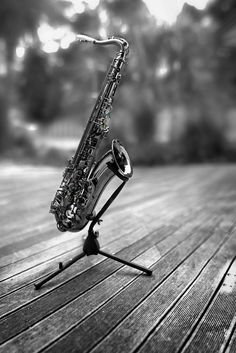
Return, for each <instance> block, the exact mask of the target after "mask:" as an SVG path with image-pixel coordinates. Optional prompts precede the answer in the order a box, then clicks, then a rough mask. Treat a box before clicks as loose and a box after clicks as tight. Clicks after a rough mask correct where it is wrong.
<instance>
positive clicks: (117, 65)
mask: <svg viewBox="0 0 236 353" xmlns="http://www.w3.org/2000/svg"><path fill="white" fill-rule="evenodd" d="M77 39H78V41H80V42H90V43H93V44H95V45H115V46H117V47H118V48H119V50H118V51H117V52H116V53H115V56H114V58H113V60H112V62H111V64H110V66H109V68H108V71H107V74H106V77H105V80H104V82H103V84H102V87H101V90H100V93H99V95H98V98H97V100H96V103H95V106H94V108H93V110H92V113H91V115H90V118H89V120H88V122H87V125H86V128H85V131H84V133H83V136H82V138H81V140H80V142H79V145H78V147H77V150H76V152H75V154H74V156H73V157H72V158H71V159H70V160H69V162H68V165H67V167H66V168H65V171H64V173H63V178H62V181H61V184H60V186H59V188H58V189H57V191H56V194H55V197H54V199H53V201H52V202H51V207H50V212H51V213H53V214H54V216H55V219H56V222H57V227H58V229H59V230H60V231H62V232H65V231H70V232H76V231H80V230H81V229H83V228H84V227H85V226H86V224H87V223H88V222H89V221H90V220H92V219H93V218H94V217H95V211H94V209H95V206H96V204H97V202H98V200H99V198H100V196H101V194H102V192H103V191H104V189H105V187H106V186H107V184H108V183H109V182H110V181H111V179H112V178H113V177H114V176H117V177H118V178H119V179H121V180H122V181H126V180H128V179H129V178H130V177H131V176H132V173H133V169H132V164H131V161H130V158H129V155H128V153H127V151H126V149H125V148H124V147H123V146H122V145H121V143H120V142H119V141H118V140H113V141H112V145H111V149H110V150H109V151H108V152H106V153H105V154H104V155H103V157H102V158H101V159H100V160H97V152H98V149H99V146H100V144H101V141H102V140H103V139H104V138H105V136H106V135H107V134H108V131H109V120H110V112H111V109H112V103H113V99H114V95H115V92H116V89H117V87H118V85H119V83H120V79H121V71H122V68H123V66H124V63H125V62H126V58H127V55H128V52H129V44H128V42H127V41H126V40H124V39H122V38H116V37H112V38H109V39H107V40H96V39H94V38H91V37H88V36H85V35H78V36H77Z"/></svg>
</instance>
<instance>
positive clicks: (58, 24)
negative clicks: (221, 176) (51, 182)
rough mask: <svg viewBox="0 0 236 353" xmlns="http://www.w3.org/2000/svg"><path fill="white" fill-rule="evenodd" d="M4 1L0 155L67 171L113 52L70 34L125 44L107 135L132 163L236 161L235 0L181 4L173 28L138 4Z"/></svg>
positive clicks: (0, 11)
mask: <svg viewBox="0 0 236 353" xmlns="http://www.w3.org/2000/svg"><path fill="white" fill-rule="evenodd" d="M74 5H75V4H74V3H73V2H72V1H70V0H41V1H37V0H21V1H17V0H1V2H0V57H1V62H0V76H1V83H0V103H1V104H0V156H1V158H2V159H8V160H9V159H13V160H15V161H22V160H23V161H30V162H34V163H49V164H55V163H61V162H62V163H64V162H65V159H66V158H67V157H69V156H71V154H73V151H74V150H75V148H76V146H77V145H78V142H79V139H80V137H81V135H82V133H83V130H84V127H85V125H86V121H87V119H88V117H89V115H90V112H91V110H92V108H93V105H94V104H95V101H96V97H97V95H98V93H99V88H100V85H101V83H102V80H103V79H104V77H105V73H106V70H107V65H108V64H109V62H110V60H111V58H112V56H113V55H114V52H113V50H112V48H107V47H104V48H102V47H96V46H94V47H93V46H91V45H82V44H79V43H78V42H75V34H76V33H84V34H87V35H90V36H93V37H95V38H106V37H107V36H109V37H110V36H113V35H115V36H122V37H124V38H126V39H127V40H128V41H129V43H130V48H131V49H130V56H129V60H128V65H127V67H126V69H125V72H124V75H123V77H122V82H121V84H120V86H119V89H118V91H117V93H116V96H115V100H114V104H113V107H114V111H113V112H112V121H111V133H110V135H109V138H108V139H107V140H106V141H105V143H104V150H105V148H107V147H108V146H109V144H110V140H111V139H112V138H119V139H120V140H121V141H122V142H123V143H124V144H125V145H126V147H127V149H128V150H129V153H130V155H131V159H132V160H133V161H134V163H136V164H144V165H151V164H166V163H189V162H191V163H192V162H194V163H195V162H218V161H220V162H222V161H235V159H236V103H235V93H236V68H235V55H236V21H235V20H236V1H235V0H224V1H223V2H222V1H220V0H215V1H211V2H210V3H209V5H208V6H207V7H206V9H205V10H198V9H196V8H195V7H193V6H190V5H188V4H185V5H184V6H183V9H182V11H181V13H180V14H179V15H178V17H177V20H176V22H175V23H173V24H172V25H167V24H163V23H159V22H158V21H157V20H156V18H155V17H154V16H152V15H151V14H150V12H149V10H148V8H147V6H146V4H145V3H144V2H143V1H142V0H129V1H125V0H100V1H97V2H96V3H94V1H92V2H90V1H81V2H80V8H76V9H75V6H74Z"/></svg>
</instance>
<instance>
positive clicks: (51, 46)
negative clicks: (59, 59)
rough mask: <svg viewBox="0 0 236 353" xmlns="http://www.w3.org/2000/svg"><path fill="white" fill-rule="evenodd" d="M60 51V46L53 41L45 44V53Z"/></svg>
mask: <svg viewBox="0 0 236 353" xmlns="http://www.w3.org/2000/svg"><path fill="white" fill-rule="evenodd" d="M58 49H59V44H58V43H57V42H55V41H53V40H51V41H48V42H46V43H44V45H43V51H45V53H48V54H50V53H56V52H57V51H58Z"/></svg>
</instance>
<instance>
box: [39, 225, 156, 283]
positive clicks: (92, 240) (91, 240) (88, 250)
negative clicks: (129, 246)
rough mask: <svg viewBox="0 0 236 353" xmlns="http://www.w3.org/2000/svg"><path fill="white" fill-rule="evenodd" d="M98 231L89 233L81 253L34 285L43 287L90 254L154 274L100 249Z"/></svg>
mask: <svg viewBox="0 0 236 353" xmlns="http://www.w3.org/2000/svg"><path fill="white" fill-rule="evenodd" d="M97 238H98V232H97V231H96V232H93V233H89V235H88V237H87V238H86V240H85V243H84V247H83V252H82V253H81V254H79V255H76V256H74V257H73V258H72V259H71V260H69V261H68V262H66V263H65V264H63V263H62V262H59V269H58V270H57V271H55V272H53V273H51V274H50V275H49V276H47V277H46V278H44V279H43V280H42V281H40V282H38V283H35V284H34V287H35V289H40V288H41V287H42V285H43V284H45V283H46V282H48V281H50V280H51V279H52V278H54V277H56V276H57V275H59V274H60V273H61V272H62V271H64V270H65V269H66V268H68V267H70V266H71V265H73V264H74V263H75V262H77V261H78V260H80V259H82V258H83V257H84V256H89V255H97V254H100V255H103V256H106V257H108V258H109V259H112V260H114V261H117V262H120V263H122V264H124V265H127V266H129V267H133V268H136V269H137V270H140V271H143V272H145V273H146V274H147V275H148V276H151V275H152V270H150V269H148V268H146V267H143V266H140V265H138V264H135V263H132V262H129V261H126V260H123V259H121V258H119V257H117V256H114V255H111V254H108V253H106V252H104V251H101V250H100V245H99V243H98V240H97Z"/></svg>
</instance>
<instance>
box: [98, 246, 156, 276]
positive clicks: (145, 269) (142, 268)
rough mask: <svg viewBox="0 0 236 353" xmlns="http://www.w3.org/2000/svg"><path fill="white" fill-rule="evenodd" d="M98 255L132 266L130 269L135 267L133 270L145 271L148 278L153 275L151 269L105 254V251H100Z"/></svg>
mask: <svg viewBox="0 0 236 353" xmlns="http://www.w3.org/2000/svg"><path fill="white" fill-rule="evenodd" d="M98 253H99V254H101V255H103V256H106V257H109V258H110V259H112V260H115V261H118V262H121V263H122V264H124V265H127V266H130V267H133V268H136V269H137V270H140V271H143V272H146V274H147V275H148V276H151V275H152V270H149V269H148V268H146V267H143V266H140V265H137V264H134V263H132V262H129V261H126V260H123V259H120V258H119V257H117V256H114V255H111V254H108V253H106V252H104V251H101V250H99V251H98Z"/></svg>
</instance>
